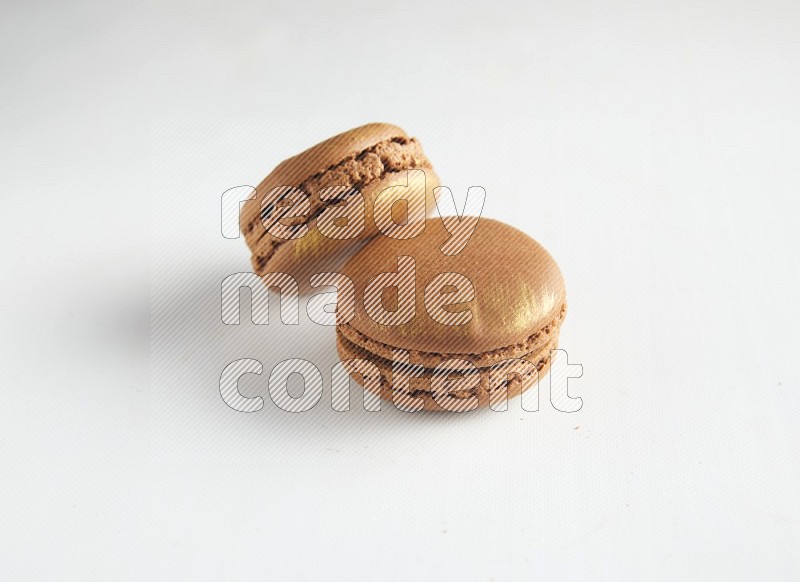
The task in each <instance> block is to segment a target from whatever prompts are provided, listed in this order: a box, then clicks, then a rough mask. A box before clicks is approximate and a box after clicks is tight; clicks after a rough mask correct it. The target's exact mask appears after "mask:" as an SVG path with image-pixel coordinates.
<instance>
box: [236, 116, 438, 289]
mask: <svg viewBox="0 0 800 582" xmlns="http://www.w3.org/2000/svg"><path fill="white" fill-rule="evenodd" d="M410 171H413V172H410ZM438 185H439V180H438V178H437V176H436V174H435V173H434V171H433V168H432V165H431V163H430V161H429V160H428V158H427V157H426V156H425V154H424V152H423V151H422V146H421V145H420V143H419V142H418V141H417V140H416V139H415V138H413V137H409V136H408V135H407V134H406V132H405V131H403V130H402V129H401V128H399V127H397V126H394V125H389V124H385V123H373V124H369V125H364V126H362V127H357V128H355V129H352V130H350V131H347V132H345V133H342V134H340V135H337V136H334V137H332V138H330V139H328V140H326V141H323V142H322V143H319V144H317V145H315V146H313V147H311V148H310V149H308V150H306V151H304V152H302V153H300V154H297V155H296V156H294V157H291V158H289V159H287V160H284V161H283V162H281V163H280V164H278V166H277V167H276V168H275V169H274V170H273V171H272V172H271V173H270V174H269V175H268V176H267V177H266V178H264V180H263V181H262V182H261V183H260V184H259V185H258V187H257V188H256V191H255V194H254V195H253V196H252V197H251V199H250V200H248V201H247V202H245V203H244V205H243V208H242V212H241V214H240V227H241V230H242V233H243V234H244V236H245V240H246V242H247V245H248V246H249V247H250V250H251V252H252V259H251V261H252V264H253V268H254V270H255V272H256V273H257V274H259V275H263V274H265V273H269V272H285V273H288V274H290V275H292V276H294V277H296V278H299V279H303V278H307V276H308V275H310V274H314V273H317V272H324V271H332V270H336V269H337V267H338V266H340V263H341V261H342V260H343V259H344V258H346V257H347V255H348V254H352V252H353V251H355V250H356V249H357V248H358V244H357V243H359V242H363V241H364V240H366V239H368V238H370V237H372V236H374V235H376V234H377V233H378V232H379V228H378V227H379V226H380V225H377V226H376V223H375V219H374V217H375V212H374V210H375V209H374V204H375V201H376V197H378V196H379V195H380V194H381V193H383V192H388V190H387V189H390V188H391V187H392V186H399V188H397V189H396V190H397V192H398V195H399V196H400V197H402V198H403V199H405V200H407V201H409V205H408V208H420V207H422V208H424V212H425V214H426V215H427V214H429V213H431V212H432V210H433V208H435V201H434V200H433V196H432V190H433V188H435V187H436V186H438ZM400 192H402V195H400ZM384 198H385V199H387V201H388V202H387V203H388V204H389V207H390V208H389V209H388V212H389V213H390V214H391V215H392V216H393V217H395V218H396V221H397V222H401V223H402V221H403V217H402V216H399V217H398V213H399V212H400V210H402V209H400V208H399V207H396V205H392V204H391V196H390V197H388V198H387V197H384ZM385 205H386V204H384V206H385Z"/></svg>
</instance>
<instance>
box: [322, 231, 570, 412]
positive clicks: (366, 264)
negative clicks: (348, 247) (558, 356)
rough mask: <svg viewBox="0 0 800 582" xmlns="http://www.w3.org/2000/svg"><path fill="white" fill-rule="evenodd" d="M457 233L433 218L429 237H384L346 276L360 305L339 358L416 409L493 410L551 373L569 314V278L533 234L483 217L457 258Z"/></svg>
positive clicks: (342, 338)
mask: <svg viewBox="0 0 800 582" xmlns="http://www.w3.org/2000/svg"><path fill="white" fill-rule="evenodd" d="M450 236H451V235H450V233H449V232H448V231H447V230H446V229H445V227H444V225H443V221H442V220H441V219H440V218H430V219H428V220H427V221H426V223H425V230H424V233H423V234H422V235H421V236H417V237H415V238H410V239H407V240H398V239H395V238H390V237H386V236H381V237H378V238H376V239H374V240H373V241H371V242H370V243H369V244H368V245H365V246H364V247H363V248H362V249H361V250H359V251H358V253H357V254H355V255H354V256H353V257H352V258H351V259H350V260H348V261H347V263H346V265H345V266H344V268H343V270H342V273H343V274H344V275H346V276H347V277H349V278H350V279H351V280H352V281H353V283H354V287H355V297H356V300H355V314H354V315H353V316H352V317H351V318H350V319H349V320H348V321H339V323H338V325H337V329H336V331H337V347H338V350H339V354H340V356H341V358H342V360H343V361H345V364H346V365H347V366H348V370H349V371H350V373H351V375H352V376H353V377H354V378H355V379H356V380H357V381H359V382H360V383H362V384H363V385H364V386H366V387H367V388H370V389H372V390H374V391H380V394H381V396H382V397H383V398H384V399H392V400H394V402H395V403H396V404H402V405H403V407H405V408H406V409H416V408H422V407H424V408H425V409H427V410H456V411H464V410H471V409H473V408H477V407H478V406H487V405H489V404H492V406H493V407H495V404H494V403H495V402H500V401H501V400H504V399H507V398H512V397H514V396H516V395H518V394H520V393H521V392H523V391H524V390H526V389H527V388H529V387H531V386H532V385H534V384H535V382H536V380H538V379H539V378H540V377H542V376H543V375H544V374H545V373H546V372H547V370H548V369H549V366H550V357H551V350H553V349H555V348H556V347H557V344H558V337H559V331H560V328H561V323H562V322H563V320H564V317H565V314H566V309H567V303H566V291H565V287H564V280H563V277H562V275H561V271H560V270H559V268H558V265H557V264H556V262H555V260H554V259H553V258H552V257H551V256H550V254H549V253H548V252H547V251H546V250H545V249H544V248H543V247H542V246H541V245H540V244H539V243H537V242H536V241H534V240H533V239H532V238H530V237H529V236H527V235H526V234H524V233H522V232H520V231H519V230H517V229H515V228H513V227H511V226H508V225H506V224H504V223H501V222H498V221H495V220H491V219H487V218H480V220H479V221H478V224H477V227H476V228H475V231H474V233H473V234H472V236H471V238H470V239H469V242H468V243H467V244H466V246H465V247H464V248H463V249H462V250H461V252H459V253H458V254H455V255H452V256H447V255H445V254H444V252H443V251H442V246H443V244H444V243H445V241H447V240H448V239H449V238H450ZM407 257H411V258H412V259H413V261H410V260H409V259H408V258H407ZM410 268H413V274H412V273H411V272H410V271H409V269H410ZM382 273H383V274H384V275H382ZM386 273H388V275H385V274H386ZM394 273H396V274H394ZM395 284H396V287H393V285H395ZM412 296H413V300H414V306H413V316H412V317H409V309H411V308H410V307H409V305H410V303H409V301H410V297H412ZM351 313H352V311H351ZM404 354H406V355H404ZM404 358H407V359H406V360H404ZM348 362H349V364H348ZM364 362H369V364H371V365H365V364H364Z"/></svg>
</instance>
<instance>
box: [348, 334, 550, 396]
mask: <svg viewBox="0 0 800 582" xmlns="http://www.w3.org/2000/svg"><path fill="white" fill-rule="evenodd" d="M558 331H559V330H558V329H556V330H555V332H554V333H552V334H551V336H550V341H549V342H547V344H546V345H544V346H542V347H540V348H539V349H538V350H537V351H535V352H531V353H528V354H524V355H520V356H519V358H520V359H524V360H527V361H529V362H530V363H531V364H533V366H534V367H535V369H536V373H530V374H526V375H524V376H522V377H521V376H520V375H515V374H512V375H500V376H499V377H498V378H496V379H495V383H494V385H493V382H492V377H491V368H489V367H482V368H477V370H478V374H479V382H478V383H477V385H475V386H473V387H472V388H470V389H468V390H464V391H459V390H453V391H450V392H448V393H447V394H440V395H439V396H438V397H437V398H434V394H433V386H432V379H433V369H431V368H422V367H420V366H417V368H418V372H419V371H421V373H419V375H417V376H412V377H411V378H410V379H409V382H408V389H407V390H403V389H401V388H395V386H394V385H393V381H392V373H393V372H392V368H393V362H392V360H390V359H386V358H383V357H380V356H377V355H375V354H373V353H372V352H370V351H368V350H367V349H365V348H363V347H361V346H358V345H356V344H354V343H352V342H351V341H350V340H348V339H347V338H346V337H345V336H344V335H343V334H342V333H341V331H340V330H337V333H336V347H337V349H338V352H339V357H340V358H341V359H342V361H343V362H348V361H351V360H366V361H368V362H370V363H372V364H374V365H375V366H376V367H377V368H378V370H379V371H380V379H379V380H378V382H375V381H374V380H373V381H372V382H370V381H366V380H372V379H371V378H369V379H368V378H365V377H364V376H362V375H361V374H360V373H357V372H354V371H350V376H351V377H352V378H353V379H354V380H355V381H356V382H358V383H359V384H360V385H361V386H363V387H364V388H365V389H366V390H373V391H375V389H376V386H377V385H379V388H378V390H379V392H380V394H379V395H380V397H381V398H382V399H383V400H390V401H392V402H394V403H395V405H397V406H398V407H399V408H401V409H403V410H406V411H415V410H417V409H420V407H419V401H420V400H421V401H422V403H423V406H422V408H421V409H422V410H428V411H435V412H448V411H449V412H468V411H470V410H474V409H475V408H485V407H487V406H490V405H491V407H492V409H495V410H506V405H505V404H504V403H503V401H505V400H508V401H511V399H513V398H516V397H517V396H519V395H520V394H522V393H523V392H525V391H526V390H528V389H530V388H532V387H533V386H535V385H536V384H537V382H541V381H542V379H543V378H544V377H545V376H546V374H547V373H548V372H549V370H550V363H551V350H555V349H556V348H557V347H558V336H559V333H558ZM445 360H446V358H442V362H444V361H445ZM411 363H412V364H415V363H414V362H411ZM504 388H505V389H504ZM475 397H477V406H476V405H475ZM508 409H511V404H510V403H509V404H508Z"/></svg>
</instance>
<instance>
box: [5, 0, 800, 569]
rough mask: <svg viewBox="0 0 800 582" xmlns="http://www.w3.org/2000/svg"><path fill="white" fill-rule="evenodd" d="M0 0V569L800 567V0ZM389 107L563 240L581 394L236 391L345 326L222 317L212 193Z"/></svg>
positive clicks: (506, 213)
mask: <svg viewBox="0 0 800 582" xmlns="http://www.w3.org/2000/svg"><path fill="white" fill-rule="evenodd" d="M2 10H3V15H2V18H0V23H1V24H0V28H1V29H2V33H3V34H2V35H0V38H2V41H0V42H2V43H3V49H4V50H3V51H2V54H3V57H2V73H3V74H2V79H3V110H2V114H1V115H2V121H3V132H2V145H1V146H0V147H1V148H2V149H0V154H2V159H3V163H2V165H0V167H1V168H2V170H0V171H1V172H2V178H3V180H2V181H3V184H4V187H5V188H6V194H5V195H4V201H5V207H4V212H3V213H2V218H0V220H1V221H2V225H1V226H2V233H3V239H4V241H3V242H4V244H3V247H2V248H3V251H2V253H3V260H4V264H5V268H4V269H3V278H4V281H3V282H4V285H3V287H2V297H1V299H2V305H3V312H2V317H3V320H2V321H3V326H2V329H3V332H2V335H1V336H0V341H1V342H2V345H0V348H1V350H0V353H2V366H3V371H4V374H3V378H4V383H3V385H4V388H5V394H6V399H5V402H4V405H3V406H2V407H0V523H2V524H3V525H2V527H0V548H2V550H0V572H3V578H9V579H52V578H53V577H56V576H58V577H60V578H65V577H74V578H80V579H85V578H87V577H88V578H91V579H108V578H114V579H143V578H144V579H149V578H155V579H174V578H179V579H231V578H239V579H241V578H261V579H263V578H265V577H266V578H268V579H275V580H281V579H377V578H387V579H397V580H406V579H417V580H425V579H437V580H445V579H453V580H492V579H494V580H511V579H520V580H522V579H530V578H531V577H532V576H533V575H535V574H540V575H544V576H548V577H554V576H561V577H566V578H570V579H576V578H609V579H619V578H621V577H623V576H625V577H630V578H650V579H676V578H689V579H709V578H712V579H752V578H756V577H757V578H760V579H796V578H797V577H798V576H800V550H798V548H800V509H799V507H800V504H798V502H797V497H796V491H797V490H798V486H800V475H799V473H800V438H799V437H800V431H798V426H797V418H798V414H800V396H799V394H800V392H799V391H800V382H799V381H798V375H797V372H796V370H795V369H794V363H795V362H796V361H797V353H798V348H799V347H800V346H799V345H798V341H797V339H796V330H795V328H796V325H797V322H798V321H800V318H799V317H798V315H800V313H799V312H798V311H799V310H798V307H797V297H798V291H799V289H798V275H799V273H798V267H797V258H796V256H795V254H794V252H795V250H796V249H797V248H798V243H800V240H798V235H797V229H796V218H795V216H796V214H797V210H798V205H797V203H796V196H797V192H798V186H800V183H798V182H799V181H798V178H797V169H796V160H797V159H798V155H799V154H800V148H798V140H797V135H798V132H799V130H800V119H798V114H797V111H796V103H797V102H798V98H799V97H800V95H799V94H798V78H800V75H799V73H800V71H799V70H798V68H799V66H798V65H799V63H798V48H799V47H798V35H797V26H798V17H799V16H800V14H798V7H797V4H796V3H792V2H789V1H786V2H766V3H765V2H759V3H755V2H751V3H746V2H739V3H735V4H731V3H722V2H700V3H698V2H677V3H676V2H670V3H661V5H660V6H656V5H649V6H645V4H644V3H626V2H614V3H611V4H603V5H600V4H598V3H591V2H580V3H578V2H575V3H551V4H547V5H545V4H538V3H536V4H534V5H531V4H530V3H526V5H525V6H512V5H503V4H501V3H492V4H491V7H490V8H489V7H480V6H479V5H468V6H464V7H460V8H458V9H457V10H456V9H453V8H446V7H444V6H439V7H436V6H430V5H428V4H425V5H424V6H422V5H421V6H418V7H415V6H410V5H402V6H399V5H398V6H395V7H381V6H378V5H365V4H363V3H352V4H350V5H347V6H340V7H339V8H338V10H339V11H338V12H336V13H335V14H334V13H333V12H331V11H332V10H333V8H332V7H330V8H325V7H324V6H322V5H320V6H313V5H308V4H306V5H302V6H296V7H294V8H290V7H289V6H288V5H286V6H267V5H264V6H261V5H258V4H253V5H240V6H235V7H232V6H231V7H226V8H222V7H221V6H211V5H209V6H198V4H197V3H194V4H191V5H189V4H187V5H185V6H181V5H178V4H164V3H160V4H158V5H155V4H153V5H152V6H148V5H143V4H139V3H136V4H127V5H122V6H120V7H112V6H111V5H109V4H106V3H103V4H101V3H97V4H85V3H84V4H81V5H74V4H73V5H66V4H64V5H60V4H59V5H57V4H55V3H53V5H52V6H42V5H38V6H34V5H30V4H27V3H25V4H24V3H17V4H6V5H4V7H3V9H2ZM176 118H181V119H184V121H176V120H175V119H176ZM188 118H194V120H187V119H188ZM210 118H225V119H226V120H224V121H220V120H216V121H213V120H212V121H208V119H210ZM373 120H385V121H391V122H394V123H397V124H399V125H402V126H404V127H406V128H407V129H408V130H409V131H410V132H411V133H412V134H414V135H417V136H419V137H420V138H421V139H422V141H423V144H424V146H425V149H426V152H427V153H428V155H429V156H430V158H431V159H432V160H433V161H434V163H435V165H436V169H437V172H438V173H439V175H440V176H441V177H442V179H443V181H444V182H445V184H447V185H448V186H450V187H451V188H452V189H453V191H454V192H455V193H456V195H457V196H460V197H462V198H461V199H462V200H463V195H464V193H465V192H466V188H467V187H468V186H471V185H475V184H479V185H482V186H484V187H485V188H486V191H487V206H486V209H485V215H486V216H492V217H494V218H498V219H502V220H505V221H507V222H509V223H511V224H513V225H515V226H517V227H518V228H521V229H522V230H524V231H526V232H528V233H529V234H531V235H532V236H534V237H535V238H536V239H537V240H539V241H540V242H541V243H542V244H543V245H545V247H547V248H548V249H549V250H550V251H551V252H552V254H553V255H554V256H555V257H556V259H557V260H558V261H559V264H560V265H561V267H562V269H563V272H564V275H565V278H566V281H567V290H568V294H569V299H570V312H569V315H568V318H567V321H566V323H565V326H564V328H563V333H562V346H563V347H564V348H565V349H567V351H568V352H569V354H570V361H572V362H578V363H581V364H583V367H584V376H583V377H582V378H580V379H579V380H575V381H571V383H570V388H571V390H573V391H574V392H575V393H576V394H577V395H580V396H581V397H582V398H583V402H584V404H583V408H582V409H581V410H580V411H579V412H577V413H574V414H563V413H559V412H556V411H555V410H553V409H552V408H551V407H550V406H549V405H548V404H547V401H546V398H543V405H542V410H540V411H539V412H537V413H522V412H508V413H491V412H489V413H487V414H483V415H474V416H470V417H456V416H454V415H446V416H441V417H434V418H431V416H418V415H402V414H399V413H397V412H395V411H392V410H391V409H390V407H389V408H385V409H384V410H383V411H382V412H380V413H375V414H372V415H371V414H368V413H366V412H363V411H361V412H358V411H357V409H356V410H353V411H351V412H348V413H342V414H336V413H333V412H332V411H331V410H330V407H329V405H328V401H329V400H328V399H329V393H328V392H327V382H328V379H327V374H324V376H325V377H326V395H325V396H324V397H323V400H322V403H321V404H320V405H319V406H318V407H317V408H315V409H314V410H313V411H312V412H309V413H306V414H300V415H292V414H289V413H284V412H281V411H279V410H277V409H276V408H275V406H274V405H273V404H272V403H271V402H270V401H269V399H268V397H267V401H266V405H265V408H264V409H263V410H262V411H261V412H259V413H255V414H252V415H244V414H240V413H236V412H233V411H232V410H230V409H229V408H227V407H226V406H225V404H224V403H223V402H222V400H221V399H220V397H219V393H218V386H217V382H218V378H219V373H220V371H221V369H222V366H223V365H224V363H227V361H230V360H231V359H234V358H237V357H245V356H252V357H257V358H259V359H261V360H262V362H263V363H264V365H265V367H266V369H267V371H269V370H270V369H271V368H272V366H273V365H274V364H275V363H276V362H277V361H278V359H279V358H281V357H282V356H283V355H284V354H290V355H292V356H294V357H306V358H308V359H310V360H312V361H314V362H315V363H318V365H319V366H320V368H322V369H323V371H324V370H325V366H328V367H329V365H330V364H332V363H333V362H335V358H336V356H335V353H334V352H333V343H332V341H333V333H332V330H327V329H322V328H318V327H316V326H309V325H301V326H300V327H299V328H298V329H297V330H293V329H287V328H285V327H284V328H281V327H278V326H272V325H270V326H269V328H268V329H267V330H265V329H255V328H253V327H252V326H250V327H248V326H243V327H242V329H239V330H231V329H227V328H225V326H223V325H222V324H220V323H219V320H218V311H217V310H218V296H217V295H216V294H217V292H218V288H219V283H220V281H221V280H222V278H223V277H224V276H225V275H227V274H229V273H232V272H235V271H238V270H247V269H248V268H249V264H248V256H247V255H248V253H247V250H246V248H245V246H244V243H243V241H241V240H238V241H230V240H226V239H224V238H222V237H221V235H220V233H219V197H220V195H221V193H222V192H223V191H224V190H225V189H226V188H229V187H231V186H236V185H239V184H246V183H255V182H257V181H258V180H260V179H261V178H262V177H263V176H264V175H265V174H266V173H267V172H268V171H269V170H270V169H271V168H272V166H273V165H274V164H276V163H277V162H278V161H280V160H281V159H283V157H285V156H287V155H290V154H293V153H296V152H297V151H299V150H300V149H303V148H304V147H307V146H308V145H311V144H313V143H315V142H316V141H318V140H319V139H322V138H324V137H327V136H328V135H331V134H333V133H336V132H338V131H340V130H343V129H346V128H348V127H350V126H353V125H358V124H360V123H364V122H367V121H373ZM148 200H149V201H150V203H149V205H148V202H147V201H148ZM148 241H149V244H148ZM149 286H151V287H152V289H151V291H152V305H153V309H154V322H156V324H157V325H156V327H157V330H156V331H157V332H158V331H159V330H160V332H159V333H160V335H157V337H158V338H161V340H160V341H161V342H162V343H161V344H156V349H155V350H154V352H153V357H152V363H153V369H152V376H151V371H150V361H151V359H150V355H149V354H148V341H149V329H150V299H151V297H150V295H151V293H150V292H149V289H148V287H149ZM305 323H306V324H307V323H308V322H305ZM159 346H162V347H163V346H167V347H168V348H169V349H171V350H172V352H171V359H166V358H164V357H162V356H163V353H164V352H163V351H159V349H158V348H159ZM226 358H227V360H226ZM264 381H265V378H263V377H262V378H255V379H253V380H252V381H251V383H250V384H249V389H250V390H252V391H254V392H255V391H258V390H260V389H263V387H264ZM543 394H545V395H546V393H544V392H543ZM264 395H265V396H266V393H264ZM576 427H578V428H576Z"/></svg>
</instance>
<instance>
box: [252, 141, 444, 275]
mask: <svg viewBox="0 0 800 582" xmlns="http://www.w3.org/2000/svg"><path fill="white" fill-rule="evenodd" d="M431 168H432V166H431V163H430V161H428V158H426V157H425V154H424V153H423V151H422V147H421V146H420V144H419V142H417V140H416V139H414V138H407V137H393V138H390V139H387V140H383V141H380V142H378V143H377V144H375V145H374V146H372V147H369V148H367V149H364V150H362V151H361V152H359V153H357V154H354V155H351V156H348V157H346V158H345V159H343V160H341V161H340V162H338V163H337V164H334V165H333V166H330V167H328V168H326V169H325V170H322V171H320V172H317V173H316V174H313V175H311V176H309V177H308V178H307V179H306V180H304V181H303V182H302V183H301V184H300V185H299V186H298V189H299V190H301V191H302V192H304V193H306V194H307V195H308V196H309V203H310V206H311V210H310V212H309V213H308V215H307V216H306V217H305V218H304V219H301V220H300V221H298V222H299V223H300V224H306V225H308V224H310V223H312V222H313V221H314V220H316V219H317V218H319V216H320V215H321V214H322V213H323V212H324V211H325V210H326V209H328V208H330V207H332V206H336V205H339V204H342V203H344V202H346V201H347V200H348V199H349V198H351V197H352V196H353V195H354V190H360V189H363V188H366V187H367V186H369V185H370V184H372V183H373V182H378V181H380V180H382V179H384V178H385V177H386V176H387V175H389V174H391V173H396V172H401V171H403V170H412V169H431ZM287 186H288V184H287ZM330 186H342V187H344V188H347V190H346V191H343V192H342V194H341V196H340V197H338V198H336V199H333V200H326V201H323V200H321V199H320V196H319V193H320V191H321V190H322V189H324V188H328V187H330ZM272 210H273V209H272V208H271V207H266V208H264V209H262V210H261V211H260V212H259V214H257V215H256V216H255V218H254V219H253V220H251V221H250V222H249V224H248V225H247V227H246V229H245V236H246V237H247V238H250V239H251V240H250V241H249V243H250V246H251V247H252V248H256V247H257V246H258V245H259V243H260V242H261V240H262V239H263V238H264V237H265V236H266V235H267V230H268V228H264V229H263V230H262V231H261V232H259V233H258V236H257V237H256V238H254V239H253V231H254V229H255V227H256V224H257V223H258V222H260V221H263V220H266V219H267V218H269V217H270V215H271V214H272ZM279 218H280V216H278V217H276V218H275V219H274V221H276V220H278V219H279ZM274 221H273V222H274ZM287 242H290V241H289V240H287V239H276V238H270V240H269V241H268V244H267V245H266V248H265V249H264V250H263V251H261V253H259V254H258V255H257V256H255V257H253V262H254V264H255V266H256V267H257V268H258V269H262V268H263V267H264V266H265V265H266V263H267V262H268V261H269V260H270V259H271V258H272V256H273V255H274V254H275V252H276V251H277V249H278V248H279V247H280V246H281V245H283V244H285V243H287Z"/></svg>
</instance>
